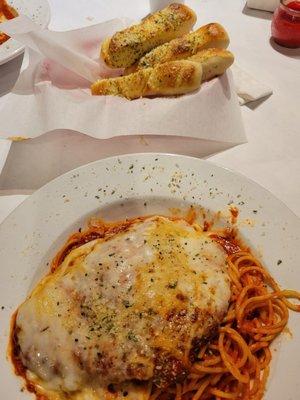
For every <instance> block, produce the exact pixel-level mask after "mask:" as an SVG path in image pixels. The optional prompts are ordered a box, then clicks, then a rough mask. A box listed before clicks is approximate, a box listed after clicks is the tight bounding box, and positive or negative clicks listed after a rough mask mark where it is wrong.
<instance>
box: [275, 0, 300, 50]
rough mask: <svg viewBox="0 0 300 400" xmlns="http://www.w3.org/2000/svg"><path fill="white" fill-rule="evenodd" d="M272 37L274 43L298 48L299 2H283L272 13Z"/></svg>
mask: <svg viewBox="0 0 300 400" xmlns="http://www.w3.org/2000/svg"><path fill="white" fill-rule="evenodd" d="M272 37H273V39H274V40H275V42H276V43H278V44H280V45H282V46H285V47H292V48H297V47H300V1H299V0H296V1H290V2H289V1H284V0H281V4H280V5H279V7H278V8H277V10H276V11H275V13H274V16H273V21H272Z"/></svg>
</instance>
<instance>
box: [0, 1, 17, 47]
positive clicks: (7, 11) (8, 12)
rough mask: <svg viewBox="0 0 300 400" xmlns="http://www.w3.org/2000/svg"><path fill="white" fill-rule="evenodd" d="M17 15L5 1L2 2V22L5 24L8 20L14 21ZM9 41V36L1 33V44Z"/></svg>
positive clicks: (0, 15) (0, 9)
mask: <svg viewBox="0 0 300 400" xmlns="http://www.w3.org/2000/svg"><path fill="white" fill-rule="evenodd" d="M17 15H18V13H17V12H16V10H15V9H13V8H12V7H10V6H9V5H8V4H7V3H6V1H5V0H0V22H1V21H2V22H4V21H5V20H7V19H13V18H15V17H16V16H17ZM0 27H1V25H0ZM7 39H9V36H7V35H6V34H5V33H3V32H1V31H0V44H2V43H4V42H6V40H7Z"/></svg>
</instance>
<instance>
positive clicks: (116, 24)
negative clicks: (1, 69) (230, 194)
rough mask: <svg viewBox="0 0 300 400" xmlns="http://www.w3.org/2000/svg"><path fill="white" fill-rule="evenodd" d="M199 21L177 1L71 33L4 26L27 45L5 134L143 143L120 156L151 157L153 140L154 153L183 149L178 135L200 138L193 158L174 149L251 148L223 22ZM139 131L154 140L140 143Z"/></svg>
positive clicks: (27, 24) (18, 22) (20, 23)
mask: <svg viewBox="0 0 300 400" xmlns="http://www.w3.org/2000/svg"><path fill="white" fill-rule="evenodd" d="M128 7H129V8H130V5H129V6H128ZM120 14H121V10H120ZM128 14H130V10H129V11H128ZM199 25H200V24H199V23H197V15H196V12H195V11H193V10H192V9H190V8H189V7H188V6H186V5H183V4H176V3H174V4H171V5H169V6H167V7H165V8H164V9H162V10H160V11H157V12H155V13H153V14H149V15H148V16H147V17H145V18H143V19H142V20H140V21H137V22H133V21H132V20H127V19H122V18H116V19H114V20H109V21H105V22H101V23H97V24H95V25H91V26H87V27H83V28H79V29H75V30H72V31H60V32H54V31H51V30H49V29H47V28H46V29H41V28H40V27H39V26H36V24H34V23H33V22H32V21H29V20H28V19H24V18H23V16H19V17H18V18H16V19H13V20H11V21H9V22H6V23H5V24H3V25H2V27H3V31H4V30H5V33H6V34H8V35H10V36H12V37H14V38H15V39H17V40H18V41H19V42H21V43H22V44H24V45H27V46H29V47H30V49H29V51H28V58H29V64H28V67H27V69H25V70H24V71H23V73H22V74H21V75H20V77H19V80H18V81H17V83H16V86H15V88H14V89H13V91H12V93H11V95H9V96H8V98H7V100H6V102H5V105H4V107H3V109H2V112H3V114H4V115H5V118H2V119H0V132H1V133H0V135H1V136H3V137H12V136H13V137H15V136H18V137H19V136H20V134H21V135H22V137H26V138H33V137H36V136H40V135H41V134H43V133H46V132H52V131H55V130H58V129H59V130H68V131H70V130H72V131H76V132H80V133H83V134H85V135H89V136H92V137H93V138H96V139H114V138H115V139H116V142H118V144H119V143H121V139H120V137H122V138H124V140H125V138H126V140H127V141H128V143H129V138H128V136H131V142H132V141H135V140H136V143H135V145H130V149H129V148H128V146H127V145H126V144H123V145H122V149H118V151H119V152H121V151H122V152H124V151H125V150H126V151H129V150H130V151H143V150H145V151H149V150H150V145H149V141H150V139H149V138H150V136H151V141H152V142H154V141H155V143H159V145H157V146H156V145H155V147H153V148H152V149H155V150H156V151H157V150H161V151H171V148H170V143H171V138H170V137H171V136H172V137H173V138H174V137H176V138H177V139H176V146H177V144H178V143H179V139H178V138H179V137H181V138H193V139H195V140H197V144H199V151H198V150H197V152H196V153H195V149H196V148H197V144H196V143H192V141H190V143H191V145H190V147H191V148H190V149H189V150H188V149H187V143H188V141H187V140H185V141H184V148H183V146H181V145H180V149H179V150H178V148H177V147H176V152H178V151H180V152H187V153H188V154H193V155H195V154H201V155H206V154H208V153H212V152H217V151H220V150H222V149H224V148H228V147H231V146H232V145H235V144H238V143H243V142H245V135H244V129H243V124H242V119H241V113H240V108H239V105H238V100H237V95H236V92H235V87H234V82H233V77H232V74H231V71H230V68H229V67H230V66H231V64H232V63H233V61H234V56H233V54H232V53H231V52H230V51H229V50H228V49H227V48H228V46H229V36H228V33H227V32H226V28H225V27H224V26H222V25H221V24H219V23H218V22H214V21H205V24H204V25H202V26H199ZM15 110H18V111H19V112H18V118H15ZM141 135H143V136H146V135H147V136H148V137H147V139H146V140H144V139H143V140H142V141H139V139H134V138H138V137H141ZM167 136H168V138H167V140H165V139H161V138H165V137H167ZM133 137H134V138H133ZM153 137H155V138H153ZM122 140H123V139H122ZM131 142H130V143H131ZM204 142H205V143H204ZM103 143H104V142H103ZM103 143H102V144H101V146H104V144H103ZM105 143H108V142H105ZM141 143H147V145H146V144H145V146H142V145H141ZM161 143H163V145H161V146H160V144H161ZM174 143H175V140H174ZM94 147H95V146H93V148H94ZM112 147H113V150H114V151H117V150H116V149H117V146H116V145H115V144H114V146H112ZM200 148H201V149H200ZM101 149H102V148H101ZM200 150H201V151H200ZM101 151H102V150H101ZM174 151H175V150H174ZM88 154H90V152H88ZM105 154H107V155H109V154H110V152H109V151H108V150H107V151H105ZM81 156H82V155H81Z"/></svg>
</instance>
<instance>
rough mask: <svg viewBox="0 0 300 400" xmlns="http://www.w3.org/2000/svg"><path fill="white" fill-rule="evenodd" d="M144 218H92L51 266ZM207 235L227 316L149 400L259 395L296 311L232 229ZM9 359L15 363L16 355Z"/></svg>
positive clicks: (292, 294)
mask: <svg viewBox="0 0 300 400" xmlns="http://www.w3.org/2000/svg"><path fill="white" fill-rule="evenodd" d="M144 218H146V217H141V218H135V219H132V220H126V221H122V222H117V223H112V224H107V223H103V222H102V221H94V222H93V223H91V224H90V226H89V228H88V229H87V230H85V231H83V232H81V230H79V232H77V233H75V234H73V235H72V236H71V237H70V239H69V240H68V242H67V243H66V244H65V246H64V247H63V248H62V250H61V251H60V252H59V253H58V254H57V256H56V257H55V259H54V260H53V262H52V267H51V271H52V272H53V271H55V269H56V268H58V267H59V266H60V264H61V263H62V262H63V260H64V258H65V257H66V256H67V255H68V254H69V253H70V252H71V251H72V250H73V249H74V248H76V247H79V246H81V245H83V244H85V243H87V242H89V241H91V240H94V239H97V238H103V237H107V235H110V234H111V235H114V234H116V233H117V232H120V231H124V230H126V229H127V228H128V227H129V226H130V225H131V224H132V223H133V222H136V221H138V220H143V219H144ZM173 219H177V218H176V217H174V218H173ZM192 219H193V218H192ZM188 222H189V223H192V222H193V221H191V220H190V219H188ZM210 237H211V238H212V239H213V240H215V241H217V242H218V243H219V244H220V245H221V246H222V247H223V248H224V250H225V251H226V252H227V254H228V258H227V265H228V274H229V277H230V280H231V299H230V304H229V308H228V312H227V315H226V316H225V318H224V320H223V323H222V324H221V326H220V327H219V329H218V332H217V333H216V334H215V335H214V337H213V338H211V339H209V340H207V341H202V342H201V345H200V346H198V347H197V349H198V350H197V352H196V354H195V351H194V349H193V348H192V345H191V349H190V352H189V354H188V356H187V357H186V364H187V365H186V367H187V368H188V370H189V374H188V376H187V377H186V378H185V380H184V381H183V382H180V383H177V384H176V385H174V386H169V387H168V388H165V389H160V388H157V387H156V386H154V385H153V387H152V391H151V394H150V397H149V400H223V399H236V400H261V399H262V398H263V395H264V391H265V386H266V381H267V378H268V374H269V368H270V362H271V359H272V355H271V350H270V345H271V343H272V342H273V340H274V339H275V338H276V337H277V336H278V335H279V334H280V333H281V332H282V331H283V330H284V328H285V327H286V325H287V322H288V317H289V310H293V311H298V312H300V305H296V304H294V303H292V302H291V301H290V299H298V300H300V293H299V292H297V291H293V290H281V289H280V287H279V285H278V284H277V283H276V281H275V280H274V279H273V278H272V277H271V275H270V274H269V273H268V271H267V270H266V269H265V268H264V267H263V266H262V264H261V263H260V262H259V261H258V260H257V259H256V258H255V257H254V256H253V255H252V254H251V253H250V251H248V250H242V249H241V246H240V245H239V244H238V243H237V242H236V240H235V237H234V234H233V232H232V231H228V232H225V233H224V234H223V235H217V234H215V233H211V234H210ZM13 361H14V364H15V366H16V365H17V363H16V361H17V360H16V359H14V360H13ZM16 370H17V373H19V374H20V375H23V376H24V375H25V374H24V371H20V370H19V371H18V368H16ZM29 390H31V391H34V388H31V389H29Z"/></svg>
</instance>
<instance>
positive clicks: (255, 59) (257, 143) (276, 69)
mask: <svg viewBox="0 0 300 400" xmlns="http://www.w3.org/2000/svg"><path fill="white" fill-rule="evenodd" d="M245 2H246V1H245V0H227V1H226V2H224V1H223V0H202V1H201V2H200V1H199V0H194V1H193V0H190V1H187V4H188V5H190V6H191V7H193V8H194V9H196V10H197V11H198V14H199V20H200V23H201V22H203V24H204V23H207V22H214V21H218V22H220V23H222V24H223V25H224V26H225V27H226V28H227V30H228V31H229V35H230V38H231V45H230V47H231V50H232V51H233V52H234V53H235V56H236V60H237V62H238V64H239V65H240V66H241V67H242V68H243V69H245V70H246V71H248V72H249V73H250V74H252V75H253V76H254V77H257V79H259V80H261V81H262V82H265V83H266V84H267V85H268V86H270V87H271V88H272V89H273V90H274V94H273V95H272V96H271V97H270V98H268V99H267V100H265V101H258V102H257V103H252V104H250V105H249V106H243V107H242V116H243V120H244V124H245V128H246V133H247V136H248V141H249V142H248V143H247V144H243V145H240V146H237V147H235V148H232V149H230V150H227V151H224V152H222V153H220V154H217V155H214V156H211V157H210V158H209V159H210V160H211V161H214V162H216V163H218V164H219V165H222V166H225V167H228V168H231V169H233V170H235V171H238V172H240V173H242V174H244V175H246V176H247V177H249V178H251V179H253V180H254V181H256V182H257V183H259V184H261V185H262V186H264V187H265V188H267V189H268V190H270V191H271V192H272V193H273V194H274V195H275V196H277V197H278V198H279V199H281V200H282V201H283V202H284V203H286V205H287V206H288V207H290V208H291V209H292V210H293V211H294V212H295V213H296V214H297V215H300V156H299V152H300V151H299V150H300V112H299V100H300V68H299V59H300V51H299V49H298V50H290V49H284V48H280V47H278V46H276V45H271V43H270V42H269V37H270V23H271V22H270V21H271V17H272V14H270V13H267V12H260V11H254V10H250V9H247V8H246V7H245ZM49 3H50V6H51V12H52V17H51V22H50V28H51V29H54V30H67V29H73V28H77V27H80V26H84V25H89V24H94V23H96V22H100V21H104V20H107V19H110V18H114V17H118V16H122V17H130V18H140V17H143V16H145V15H146V14H147V13H148V11H149V4H148V1H147V0H131V1H125V0H110V1H106V0H77V1H74V0H63V1H62V0H49ZM21 61H22V57H18V58H17V59H16V60H14V61H12V62H10V63H7V64H6V65H4V66H1V67H0V96H1V95H2V97H0V102H3V101H5V93H7V91H9V89H10V88H11V87H12V86H13V84H14V82H15V80H16V79H17V76H18V71H19V69H20V65H21ZM8 148H9V144H8V143H7V142H6V141H1V142H0V160H1V155H4V154H6V153H7V152H8ZM2 159H3V157H2ZM1 167H2V165H1V163H0V170H1ZM26 197H27V196H24V195H10V196H2V197H0V221H2V220H3V219H4V218H5V216H6V215H8V214H9V213H10V212H11V211H12V210H13V209H14V208H15V207H16V206H17V205H18V204H19V203H20V202H22V201H23V200H24V198H26Z"/></svg>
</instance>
